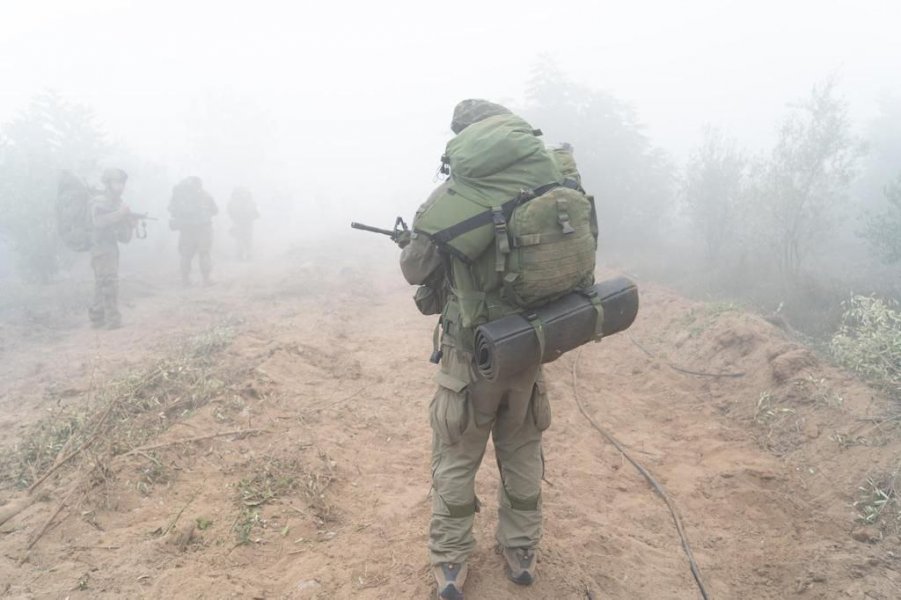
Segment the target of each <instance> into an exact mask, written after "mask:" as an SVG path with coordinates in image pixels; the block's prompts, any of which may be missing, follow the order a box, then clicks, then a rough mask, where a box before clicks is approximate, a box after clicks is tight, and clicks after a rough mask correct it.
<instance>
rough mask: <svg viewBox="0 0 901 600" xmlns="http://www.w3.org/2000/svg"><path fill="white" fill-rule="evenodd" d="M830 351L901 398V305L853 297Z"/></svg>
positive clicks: (846, 308) (851, 367)
mask: <svg viewBox="0 0 901 600" xmlns="http://www.w3.org/2000/svg"><path fill="white" fill-rule="evenodd" d="M842 306H843V308H844V314H843V315H842V325H841V327H840V328H839V330H838V332H837V333H836V334H835V335H834V336H833V337H832V341H831V343H830V349H831V351H832V355H833V356H834V357H835V359H836V360H837V361H838V362H839V363H841V364H842V365H844V366H845V367H847V368H849V369H851V370H853V371H856V372H857V373H860V374H861V375H863V376H864V377H866V378H867V379H869V380H870V381H872V382H874V383H876V384H878V385H880V386H882V387H885V388H886V389H887V390H888V391H889V392H890V393H892V394H893V395H894V396H895V397H896V398H901V310H899V308H898V303H897V302H894V301H886V300H882V299H880V298H876V297H871V296H852V297H851V298H850V299H849V300H846V301H845V302H844V303H843V304H842Z"/></svg>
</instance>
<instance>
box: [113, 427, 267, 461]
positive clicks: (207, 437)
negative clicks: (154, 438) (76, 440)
mask: <svg viewBox="0 0 901 600" xmlns="http://www.w3.org/2000/svg"><path fill="white" fill-rule="evenodd" d="M258 433H269V430H267V429H235V430H234V431H223V432H221V433H212V434H210V435H201V436H197V437H192V438H185V439H181V440H173V441H171V442H163V443H161V444H153V445H151V446H141V447H140V448H132V449H131V450H129V451H128V452H126V453H124V454H123V455H122V456H130V455H132V454H138V453H143V452H148V451H150V450H159V449H160V448H166V447H168V446H176V445H178V444H190V443H192V442H202V441H203V440H211V439H213V438H218V437H227V436H230V435H251V434H254V435H255V434H258Z"/></svg>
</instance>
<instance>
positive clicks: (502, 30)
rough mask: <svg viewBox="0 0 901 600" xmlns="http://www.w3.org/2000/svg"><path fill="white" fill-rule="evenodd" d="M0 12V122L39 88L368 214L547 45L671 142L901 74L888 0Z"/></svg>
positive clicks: (158, 141)
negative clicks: (811, 94)
mask: <svg viewBox="0 0 901 600" xmlns="http://www.w3.org/2000/svg"><path fill="white" fill-rule="evenodd" d="M3 12H4V17H3V19H2V20H0V56H3V57H4V58H3V59H2V60H0V80H2V82H3V85H2V86H0V117H2V118H3V119H4V120H6V119H9V118H10V117H12V116H13V115H14V114H15V112H16V111H17V110H18V109H20V108H21V107H22V106H24V105H25V104H26V103H27V101H28V99H29V98H30V97H31V96H32V95H33V94H35V93H36V92H39V91H41V90H47V89H52V90H55V91H57V92H59V93H60V94H62V95H64V96H65V97H66V98H67V99H71V100H73V101H77V102H80V103H83V104H85V105H87V106H89V107H91V108H93V109H94V110H95V111H96V113H97V116H98V117H99V120H100V121H101V122H102V124H103V125H104V126H105V128H106V129H107V130H108V131H109V133H110V134H111V135H112V136H113V137H114V138H116V139H117V140H120V141H121V142H122V143H123V144H124V145H126V146H127V147H128V148H129V149H130V150H132V151H133V152H134V153H136V154H138V155H140V156H142V157H144V158H146V159H148V160H151V161H154V162H157V163H159V164H161V165H165V167H166V169H167V172H168V173H169V174H170V175H171V176H173V177H178V176H179V175H181V174H187V173H200V172H204V173H205V174H206V179H208V180H209V184H210V185H211V186H212V188H213V189H214V190H215V189H216V187H217V186H218V185H224V186H229V185H232V183H231V181H229V182H227V183H226V182H225V181H223V180H224V179H226V178H228V179H232V178H234V177H241V178H242V179H249V180H251V183H255V184H257V185H263V186H266V187H269V186H272V187H274V188H285V189H291V190H292V194H293V193H298V194H301V193H302V194H303V195H304V196H305V197H313V196H316V197H323V198H326V197H329V198H340V197H342V196H344V197H354V198H356V199H358V200H359V201H360V205H361V207H363V209H364V211H365V212H364V216H366V217H368V218H373V217H376V216H379V215H385V216H387V215H389V214H391V213H393V212H396V211H397V210H399V209H406V210H407V211H408V212H409V211H410V210H411V209H412V208H414V207H415V205H416V203H417V202H418V201H419V199H420V197H421V195H422V194H423V193H426V192H427V190H428V189H429V187H430V185H431V183H432V182H431V179H430V175H431V173H432V172H433V171H434V168H435V164H436V160H437V157H438V156H439V155H440V153H441V150H442V146H443V142H444V140H445V139H446V138H447V137H448V135H449V131H448V122H449V115H450V111H451V110H452V108H453V105H454V104H455V103H456V102H457V101H458V100H459V99H461V98H464V97H470V96H477V97H487V98H490V99H494V100H498V101H501V102H508V103H510V104H512V105H514V106H516V105H521V104H522V103H523V98H524V87H525V85H526V82H527V79H528V77H529V73H530V69H532V68H533V66H534V65H535V62H536V60H537V59H538V58H539V57H540V56H542V55H547V56H550V57H552V58H553V59H555V61H556V62H557V64H558V65H559V67H560V68H561V69H562V70H563V71H565V72H566V73H567V74H568V75H570V76H571V77H572V78H573V79H574V80H576V81H578V82H580V83H582V84H584V85H588V86H591V87H594V88H598V89H602V90H606V91H609V92H611V93H612V94H614V95H615V96H617V97H618V98H620V99H622V100H624V101H627V102H630V103H631V104H632V105H633V106H634V108H635V110H636V111H637V113H638V116H639V119H640V121H641V122H642V123H643V124H644V125H645V126H646V133H647V135H648V136H649V137H650V138H652V140H653V141H654V143H655V144H657V145H658V146H660V147H662V148H664V149H666V150H668V151H669V152H671V153H673V154H674V155H675V156H676V157H684V155H685V154H686V153H687V152H688V150H689V149H690V148H691V147H692V146H693V145H695V144H696V143H698V141H699V139H700V132H701V128H702V126H703V125H704V124H706V123H713V124H716V125H720V126H722V127H723V129H725V130H727V131H729V132H730V133H731V134H732V135H734V136H736V137H738V138H740V139H742V140H743V141H745V142H746V143H748V144H752V145H755V146H762V145H763V144H765V143H767V142H769V141H771V139H772V137H773V134H774V131H775V128H776V123H777V119H778V117H779V115H780V113H781V111H782V110H783V109H784V106H785V104H786V103H787V102H789V101H792V100H793V99H797V98H799V97H801V96H802V95H803V94H805V93H806V92H807V90H808V89H809V88H810V87H811V85H812V84H813V83H815V82H817V81H819V80H821V79H823V78H825V77H827V76H830V75H835V76H836V77H837V78H838V81H839V82H840V84H841V91H842V93H843V95H844V96H846V97H847V99H848V100H849V102H850V104H851V106H852V111H853V114H854V116H855V117H856V118H857V119H858V120H860V121H861V122H862V121H863V120H865V119H866V118H868V117H870V116H872V115H873V114H874V112H875V110H876V106H875V102H876V99H877V97H878V96H879V94H880V93H883V92H885V91H888V90H891V88H892V86H897V85H899V84H898V83H897V82H898V78H897V74H898V73H899V72H901V37H899V36H898V32H897V22H898V18H899V17H901V14H899V13H901V9H899V8H898V5H897V3H895V2H891V1H890V0H888V1H883V2H873V1H870V2H853V3H852V2H812V1H809V2H791V3H785V2H776V1H765V2H753V3H751V2H737V1H720V0H710V1H704V2H686V3H672V2H629V3H623V2H555V3H526V4H523V3H521V2H468V1H467V2H455V3H450V4H448V3H438V4H435V3H425V2H413V1H404V2H392V3H387V4H385V3H368V2H332V3H316V4H315V5H313V4H308V3H296V4H293V5H288V4H286V3H283V2H268V1H264V2H253V3H246V2H213V1H194V2H172V1H161V2H140V1H117V0H78V1H74V2H73V1H65V0H60V1H53V2H48V1H40V0H39V1H36V2H27V3H26V2H9V3H7V5H6V7H5V8H4V11H3ZM539 125H540V124H539ZM220 171H221V173H220ZM226 176H227V177H226ZM295 190H296V192H295ZM373 204H377V205H379V206H380V207H381V210H376V209H374V207H373Z"/></svg>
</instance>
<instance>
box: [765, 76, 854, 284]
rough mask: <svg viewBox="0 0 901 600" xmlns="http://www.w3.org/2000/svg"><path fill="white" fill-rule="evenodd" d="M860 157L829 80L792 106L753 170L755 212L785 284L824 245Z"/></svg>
mask: <svg viewBox="0 0 901 600" xmlns="http://www.w3.org/2000/svg"><path fill="white" fill-rule="evenodd" d="M861 154H862V144H861V143H860V141H859V140H857V139H856V138H855V137H854V136H853V135H852V133H851V127H850V121H849V118H848V107H847V104H846V103H845V102H844V101H843V100H842V99H840V98H838V97H837V96H836V90H835V83H834V82H833V81H831V80H830V81H827V82H826V83H824V84H821V85H816V86H814V87H813V90H812V91H811V93H810V96H809V97H808V98H807V99H806V100H805V101H804V102H802V103H801V104H798V105H796V106H793V107H792V109H791V111H790V113H789V114H788V116H787V117H786V118H785V120H784V121H783V123H782V126H781V128H780V129H779V137H778V141H777V143H776V146H775V147H774V148H773V150H772V152H771V153H770V155H769V157H767V158H766V159H764V160H762V161H761V162H760V163H759V164H758V165H757V166H756V170H755V192H756V202H755V208H757V209H758V210H759V211H760V217H761V225H762V228H763V235H764V237H765V238H768V239H769V240H770V243H771V244H772V245H773V246H774V247H775V248H776V249H777V251H778V263H779V266H780V268H781V271H782V273H783V275H784V276H785V277H786V280H787V281H794V280H796V279H797V277H798V275H799V273H800V271H801V268H802V266H803V264H804V261H805V259H806V258H807V256H808V254H809V252H810V251H811V250H812V249H815V248H817V247H821V246H822V245H823V244H826V243H828V240H829V235H830V233H831V232H832V229H833V227H834V218H835V216H836V209H837V208H838V207H840V206H841V205H843V204H845V203H846V202H847V201H848V189H849V186H850V184H851V181H852V179H853V178H854V175H855V173H856V164H857V160H858V158H859V157H860V156H861Z"/></svg>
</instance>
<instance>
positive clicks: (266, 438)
mask: <svg viewBox="0 0 901 600" xmlns="http://www.w3.org/2000/svg"><path fill="white" fill-rule="evenodd" d="M368 242H369V239H368V238H367V240H366V243H363V244H361V246H360V248H359V249H358V252H357V255H356V256H353V257H348V258H346V259H344V262H343V263H342V264H334V263H330V262H328V261H327V260H326V259H325V258H323V256H320V254H324V250H318V251H314V250H311V249H307V250H304V249H298V250H296V251H294V252H292V253H289V254H287V255H283V256H282V257H281V260H280V262H279V263H278V265H277V266H275V267H267V266H265V265H263V264H261V263H256V264H249V265H248V264H230V265H225V266H223V267H222V268H220V269H219V272H218V275H219V283H218V284H217V285H216V286H214V287H211V288H191V289H188V290H181V289H178V288H177V287H174V286H172V285H171V284H170V283H169V282H167V281H165V280H163V279H160V278H158V277H157V278H155V279H154V280H153V281H152V283H147V282H141V283H139V282H138V281H137V280H136V279H135V278H131V279H130V280H127V281H126V282H125V283H124V286H123V289H124V292H123V297H124V302H125V305H126V306H125V308H124V311H123V312H124V315H125V320H126V324H127V326H126V327H125V328H123V329H121V330H117V331H109V332H108V331H94V330H91V329H90V328H88V327H87V325H86V324H82V323H81V321H80V320H79V321H78V322H77V324H76V325H74V326H72V327H70V328H59V327H55V328H49V327H45V328H44V329H41V328H40V327H38V326H35V325H33V324H29V323H23V322H21V321H20V320H16V319H15V318H13V317H9V318H8V319H7V320H6V321H5V322H4V325H3V328H2V329H0V334H2V335H3V338H4V339H3V343H2V345H0V352H2V354H0V359H2V360H0V434H2V435H0V440H2V441H0V452H2V459H0V465H2V470H0V475H2V477H3V479H2V482H0V502H3V503H6V506H5V507H4V506H0V511H2V510H3V508H9V507H10V506H12V505H13V504H14V503H16V502H20V501H21V500H22V499H23V498H26V497H28V494H27V493H26V492H25V491H24V490H23V489H22V483H23V480H22V477H23V472H24V473H25V475H24V477H25V478H26V480H27V481H34V479H36V477H37V476H39V475H40V473H30V474H29V473H28V472H27V470H25V471H23V467H22V464H23V460H24V459H23V452H24V449H25V448H26V447H27V445H28V441H29V440H34V439H38V440H40V439H43V438H41V435H43V434H41V432H42V431H43V432H46V431H47V430H48V427H50V426H51V425H52V424H53V423H56V424H59V422H60V420H61V419H63V418H64V416H65V415H72V414H81V415H82V416H83V417H84V423H85V425H83V427H86V428H88V429H89V428H90V426H91V424H93V423H96V422H97V421H98V419H99V415H100V414H101V413H102V412H103V403H102V402H101V400H102V399H104V398H106V399H108V398H110V397H111V396H110V394H112V396H115V394H116V393H120V392H118V391H116V390H119V389H120V388H117V387H115V386H114V385H113V383H111V382H114V381H117V380H119V381H121V380H122V379H123V378H126V377H127V376H128V374H130V373H131V374H133V373H136V372H144V373H146V372H148V369H151V370H152V369H158V368H159V365H160V364H161V363H160V361H165V360H167V357H171V356H173V355H174V354H177V353H178V352H179V350H178V348H182V347H183V346H184V344H185V343H186V342H185V340H188V339H194V340H195V341H196V340H197V339H199V338H197V336H208V337H209V336H211V335H212V336H219V337H218V338H217V339H220V338H221V339H222V340H225V341H224V342H223V343H222V344H221V345H219V346H221V348H220V347H219V346H216V348H215V350H211V351H210V355H209V356H207V357H206V358H205V359H204V360H206V362H205V363H203V367H202V368H200V367H197V369H196V371H191V372H192V373H195V372H196V373H197V374H199V375H198V376H196V377H193V379H190V381H191V384H190V385H188V384H184V382H183V381H182V380H183V379H184V378H183V377H182V375H180V374H179V373H182V372H180V371H179V370H178V369H179V368H181V367H175V368H172V369H170V370H168V371H166V372H167V373H169V375H168V377H169V379H166V381H167V382H168V383H165V384H163V383H159V384H155V385H157V387H156V388H154V389H155V390H157V391H155V392H154V394H156V395H154V396H153V399H154V402H156V404H154V405H153V406H150V407H149V408H148V406H149V405H148V406H144V405H142V406H144V408H143V409H142V412H139V413H138V412H136V413H135V414H134V416H133V417H132V418H130V419H124V420H115V419H113V420H111V421H108V422H106V423H105V424H104V427H108V428H110V433H109V434H106V433H104V435H103V436H100V438H99V440H98V441H97V442H95V443H94V445H93V446H92V447H89V448H88V449H87V450H85V451H83V452H80V453H79V454H78V455H76V456H75V457H74V458H73V460H71V461H70V462H69V463H67V464H65V465H64V466H62V467H61V468H59V469H58V470H57V471H56V472H55V473H54V474H53V475H52V476H51V477H50V478H49V479H47V481H46V482H45V483H43V484H42V485H41V486H40V487H39V488H38V489H37V490H36V491H35V492H34V494H32V496H33V497H34V498H35V502H34V503H33V504H31V505H30V506H29V507H28V508H27V509H25V510H24V511H22V512H21V513H20V514H18V515H16V516H14V517H12V518H11V519H9V520H8V521H7V522H6V523H5V524H3V525H2V526H0V596H3V597H9V598H73V599H75V598H429V597H433V596H434V584H433V583H432V581H431V576H430V574H429V569H428V564H427V553H426V547H425V543H426V529H427V524H428V519H429V500H428V494H429V442H430V435H431V434H430V430H429V425H428V418H427V414H426V407H427V405H428V401H429V398H430V396H431V394H432V391H433V384H432V383H431V377H432V375H433V373H434V370H435V367H434V366H433V365H431V364H429V362H428V360H427V358H428V355H429V353H430V350H431V335H432V328H433V326H434V322H433V320H432V319H431V318H426V317H422V316H420V315H419V314H418V313H417V312H416V309H415V307H414V306H413V304H412V302H411V301H410V296H411V292H412V290H411V289H409V288H408V287H406V286H405V285H404V284H403V282H402V280H401V278H400V275H399V273H397V271H396V270H394V265H393V264H392V262H391V261H392V256H393V255H392V254H390V253H388V251H387V250H384V249H383V247H382V246H380V245H378V244H387V242H385V241H384V240H378V241H377V242H376V241H373V243H372V244H371V245H370V244H369V243H368ZM607 275H609V273H607ZM641 289H642V309H641V313H640V316H639V319H638V321H637V322H636V324H635V326H634V327H633V328H632V329H631V330H630V333H629V334H628V335H619V336H614V337H611V338H610V339H607V340H605V341H603V342H602V343H600V344H591V345H589V346H586V347H585V348H584V349H583V350H582V351H581V352H580V353H570V354H567V355H566V356H564V357H562V358H561V359H559V360H558V361H557V362H555V363H552V364H550V365H548V367H547V377H548V380H549V391H550V393H551V397H552V408H553V419H554V422H553V425H552V426H551V429H550V430H549V431H548V432H547V434H546V436H545V455H546V460H547V475H546V479H547V483H546V485H545V488H544V507H545V533H544V540H543V542H542V545H541V554H540V557H541V558H540V567H539V568H540V574H539V580H538V581H537V583H536V584H535V585H534V586H533V587H531V588H528V589H522V588H518V587H516V586H514V585H513V584H512V583H509V582H508V581H506V580H505V578H504V576H503V571H502V567H501V559H500V557H499V556H497V555H496V554H495V553H494V549H493V527H494V523H495V516H494V513H495V508H496V500H495V489H496V485H497V474H496V468H495V465H494V461H493V460H492V459H491V452H492V451H491V450H489V453H488V454H487V455H486V460H485V463H484V464H483V466H482V469H481V471H480V473H479V478H478V481H477V492H478V495H479V497H480V498H481V500H482V502H483V507H482V512H481V514H479V515H478V516H477V521H476V529H477V531H476V535H477V538H478V540H479V547H478V549H477V550H476V552H475V554H474V556H473V557H472V560H471V568H470V578H469V580H468V582H467V586H466V591H467V597H468V598H492V599H505V598H511V599H512V598H534V599H538V598H581V599H585V598H593V599H600V598H610V599H626V598H629V599H634V598H660V599H670V598H672V599H676V598H679V599H682V598H698V597H700V595H699V593H698V591H697V588H696V586H695V583H694V581H693V579H692V577H691V574H690V572H689V568H688V563H687V561H686V558H685V555H684V554H683V552H682V549H681V546H680V542H679V538H678V536H677V534H676V531H675V528H674V526H673V522H672V519H671V517H670V515H669V513H668V512H667V510H666V507H665V505H664V503H663V502H662V501H661V499H660V498H659V497H658V496H657V495H656V494H655V493H654V491H653V490H652V489H651V488H650V487H649V486H648V484H647V483H646V482H645V481H644V479H643V478H642V477H641V476H640V475H639V474H638V473H637V472H636V471H635V469H633V468H632V466H631V465H630V464H629V463H628V462H626V461H625V460H624V457H623V456H622V455H621V454H620V453H619V452H618V451H617V450H615V449H614V448H613V447H612V446H611V445H610V444H609V443H607V442H606V441H605V440H604V439H603V438H602V437H601V436H600V435H599V434H598V433H597V432H596V431H595V430H594V429H593V428H591V426H590V425H589V423H588V422H587V420H586V419H585V418H584V417H583V416H582V415H581V414H580V412H579V411H578V408H577V405H576V400H575V398H576V394H577V395H578V397H579V398H580V399H581V400H582V401H583V403H584V404H585V405H586V407H587V409H588V411H589V412H590V413H591V414H593V416H594V417H595V418H596V419H597V421H598V422H600V423H601V424H602V426H603V427H605V428H607V429H608V430H610V431H611V432H613V433H614V435H616V436H617V437H618V438H619V439H620V440H621V441H622V443H623V444H625V446H626V447H627V448H628V449H629V451H630V452H631V453H632V454H633V455H634V457H635V458H637V459H638V460H639V461H641V462H642V463H643V464H644V465H645V466H647V467H648V468H649V469H650V470H651V471H652V472H653V473H654V474H655V476H656V477H657V478H658V479H659V480H660V482H661V483H662V484H663V485H664V486H665V487H666V489H667V491H668V493H669V494H670V495H671V497H672V499H673V501H674V503H675V504H676V506H677V507H678V510H679V512H680V514H681V516H682V518H683V520H684V523H685V527H686V531H687V534H688V538H689V540H690V542H691V545H692V548H693V550H694V553H695V556H696V559H697V562H698V564H699V566H700V569H701V573H702V575H703V578H704V581H705V583H706V585H707V587H708V589H709V592H710V597H712V598H755V599H757V598H761V599H762V598H773V599H775V598H792V597H795V596H799V597H806V598H878V599H886V600H887V599H893V598H898V597H901V572H899V570H901V558H899V556H901V538H899V536H898V535H897V534H896V533H895V532H894V530H893V529H892V528H891V527H889V526H888V525H886V526H884V527H882V528H880V527H878V526H877V527H869V528H866V527H861V525H860V524H859V523H858V522H857V521H856V519H855V518H856V515H857V511H856V509H855V507H853V506H852V505H853V503H854V502H855V500H857V499H858V498H859V495H860V492H859V490H858V487H859V486H861V485H863V484H864V482H865V481H866V480H867V478H868V477H871V478H875V477H878V476H879V475H880V474H883V473H886V472H889V471H890V470H891V469H893V468H896V466H897V462H898V458H899V456H901V436H899V435H898V430H897V428H896V427H893V425H892V424H891V423H888V424H880V423H879V422H878V421H870V420H866V419H868V418H869V417H873V416H877V417H878V416H880V415H885V414H887V413H888V412H889V411H890V410H892V407H891V406H889V405H888V403H887V401H886V400H885V399H883V398H881V397H880V396H879V395H878V394H877V393H876V392H874V391H873V390H871V389H870V388H868V387H867V386H865V385H863V384H862V383H860V382H858V381H856V380H855V379H854V378H852V377H850V376H849V375H847V374H846V373H843V372H841V371H839V370H836V369H835V368H833V367H831V366H829V365H827V364H825V363H824V362H823V361H822V360H821V359H818V358H817V357H816V356H815V355H814V354H813V353H812V352H810V351H809V350H807V349H805V348H803V347H801V346H800V345H798V344H796V343H794V342H792V341H790V340H789V339H788V338H787V337H786V336H785V335H784V334H783V333H782V332H781V331H780V330H779V329H777V328H775V327H774V326H772V325H770V324H769V323H767V322H765V321H764V320H762V319H760V318H758V317H756V316H753V315H751V314H748V313H745V312H742V311H740V310H737V309H735V308H734V307H731V306H724V305H710V304H707V305H705V304H699V303H694V302H691V301H688V300H686V299H684V298H682V297H680V296H678V295H677V294H675V293H673V292H671V291H669V290H667V289H664V288H661V287H658V286H655V285H654V284H652V283H649V282H641ZM576 362H577V364H576ZM179 364H182V363H179ZM183 364H184V365H187V366H185V367H184V368H185V369H187V370H191V369H194V367H193V366H192V364H191V363H183ZM670 364H673V365H676V366H679V367H682V368H685V369H689V370H694V371H699V372H705V373H731V374H741V375H740V376H736V377H709V376H701V375H692V374H687V373H684V372H680V371H677V370H675V369H673V368H672V367H671V366H670ZM574 367H575V368H574ZM167 368H168V367H167ZM574 373H575V376H574ZM179 382H182V383H179ZM179 385H181V386H182V387H178V386H179ZM191 386H195V388H197V386H200V387H202V388H203V391H202V394H201V393H200V392H198V391H197V389H199V388H197V389H194V388H192V387H191ZM133 389H134V388H133ZM110 390H112V391H110ZM159 390H163V391H159ZM135 393H136V394H144V395H145V396H147V397H148V398H149V397H150V395H151V394H150V392H144V391H141V390H140V389H138V391H137V392H135ZM104 394H106V395H104ZM113 399H114V398H113ZM186 399H187V401H189V402H187V403H186ZM895 410H897V409H895ZM129 427H134V428H144V429H143V430H142V431H150V432H151V434H148V435H143V436H141V437H140V439H138V438H135V441H134V442H133V443H131V444H130V445H127V446H123V445H121V444H118V442H117V444H111V443H107V442H109V439H112V438H113V437H114V436H121V432H123V431H129ZM104 431H105V430H104ZM235 431H242V432H244V433H233V434H229V435H222V436H220V437H212V438H210V437H208V438H207V439H201V440H198V441H193V442H191V441H188V442H184V440H190V439H192V438H201V437H205V436H210V435H213V434H219V433H227V432H235ZM106 437H109V439H104V438H106ZM116 439H119V438H118V437H117V438H116ZM123 439H124V438H123ZM182 442H184V443H182ZM73 447H77V446H74V445H73ZM73 447H70V448H68V450H67V452H68V451H71V450H72V449H73ZM100 447H103V448H106V449H107V450H108V451H104V452H101V451H100V450H97V448H100ZM135 448H137V451H135V450H134V449H135ZM63 454H65V452H61V453H60V457H61V456H62V455H63ZM44 466H45V468H46V466H48V465H44ZM98 473H99V474H100V475H98ZM29 478H30V479H29ZM69 492H73V493H71V494H70V493H69ZM57 510H58V511H59V512H56V511H57ZM51 517H52V518H51ZM45 525H46V529H43V528H44V527H45ZM42 529H43V531H42ZM29 545H31V547H30V549H29Z"/></svg>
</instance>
